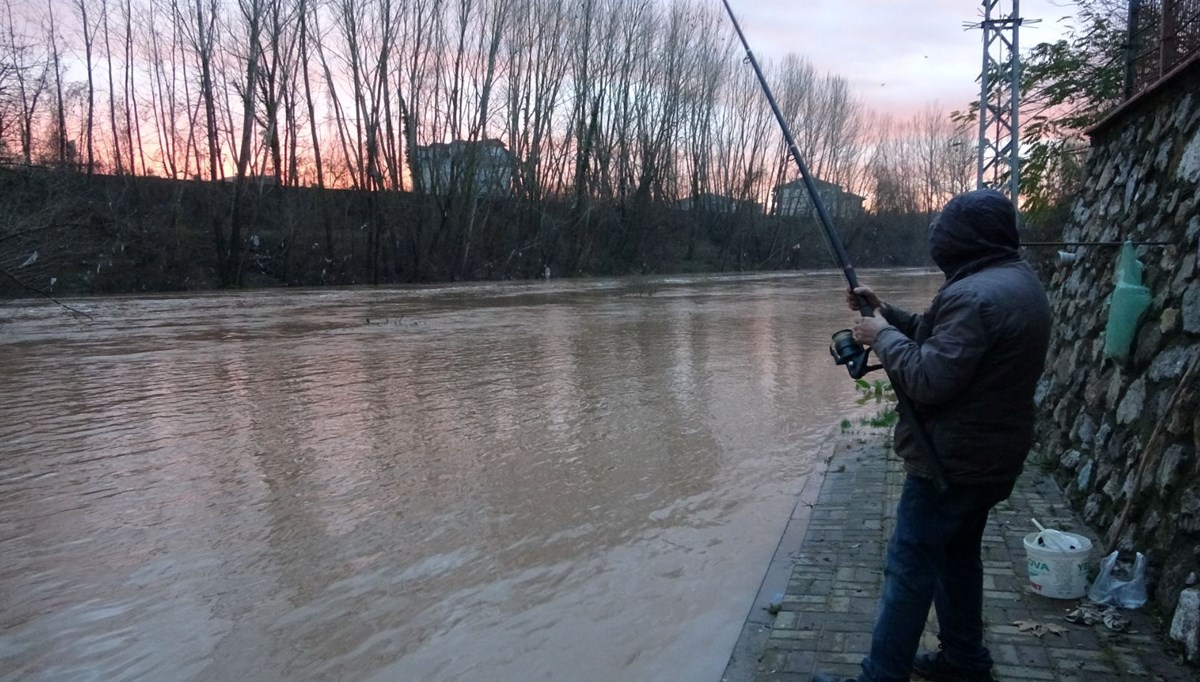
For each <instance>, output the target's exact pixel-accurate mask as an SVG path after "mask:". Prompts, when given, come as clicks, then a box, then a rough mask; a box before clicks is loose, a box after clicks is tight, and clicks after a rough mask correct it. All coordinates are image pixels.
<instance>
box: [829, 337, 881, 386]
mask: <svg viewBox="0 0 1200 682" xmlns="http://www.w3.org/2000/svg"><path fill="white" fill-rule="evenodd" d="M829 354H830V355H832V356H833V361H834V362H835V363H837V364H839V365H845V366H846V371H848V372H850V378H852V379H861V378H863V377H864V376H866V375H867V373H868V372H873V371H875V370H877V369H883V365H868V364H867V359H868V358H869V357H870V355H871V349H870V348H864V347H863V345H862V344H861V343H859V342H857V341H855V340H854V332H852V331H850V330H849V329H842V330H841V331H837V332H834V334H833V340H832V341H831V342H830V343H829Z"/></svg>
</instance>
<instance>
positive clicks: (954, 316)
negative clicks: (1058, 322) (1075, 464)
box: [874, 190, 1050, 484]
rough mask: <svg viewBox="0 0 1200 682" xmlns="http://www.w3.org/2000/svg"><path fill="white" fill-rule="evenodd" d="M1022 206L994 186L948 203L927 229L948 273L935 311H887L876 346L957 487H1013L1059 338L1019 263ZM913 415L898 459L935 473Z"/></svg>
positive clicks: (904, 426) (903, 430)
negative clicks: (1053, 341)
mask: <svg viewBox="0 0 1200 682" xmlns="http://www.w3.org/2000/svg"><path fill="white" fill-rule="evenodd" d="M1019 248H1020V240H1019V237H1018V235H1017V228H1016V211H1015V209H1014V208H1013V205H1012V203H1011V202H1010V201H1009V200H1008V198H1007V197H1005V196H1004V195H1003V194H1000V193H999V192H996V191H994V190H978V191H975V192H968V193H966V194H962V195H959V196H957V197H955V198H954V199H951V200H950V202H949V203H947V204H946V207H945V209H944V210H943V211H942V213H941V215H940V216H938V218H937V219H935V220H934V221H933V223H932V224H931V225H930V226H929V252H930V255H931V256H932V257H933V260H934V262H935V263H937V265H938V267H939V268H941V270H942V272H944V273H945V274H946V283H945V284H944V285H942V287H941V289H940V290H939V291H938V293H937V295H936V296H935V297H934V299H933V302H932V303H931V304H930V307H929V310H927V311H926V312H925V313H924V314H922V315H915V314H911V313H908V312H905V311H904V310H901V309H898V308H895V307H889V308H888V310H887V311H885V312H884V318H885V319H886V320H887V321H888V322H889V323H890V326H888V327H885V328H884V329H883V330H881V331H880V332H879V334H878V336H877V337H876V340H875V345H874V350H875V353H876V355H878V357H879V359H880V361H881V362H882V364H883V366H884V368H885V369H886V370H887V374H888V377H889V379H890V380H891V382H892V384H893V385H894V386H896V387H897V388H898V389H899V390H901V391H904V392H905V393H906V394H907V395H908V396H909V397H910V398H911V399H912V403H913V406H914V408H915V412H916V414H915V418H916V419H917V420H919V421H920V423H921V426H922V427H923V428H924V429H925V430H926V433H928V434H929V436H930V437H931V439H932V441H933V445H934V448H935V449H936V451H937V457H938V459H939V460H940V462H941V465H942V468H943V469H944V472H945V476H946V480H947V481H948V482H949V483H958V484H963V483H966V484H970V483H991V482H1001V481H1010V480H1015V479H1016V478H1017V476H1019V475H1020V473H1021V469H1022V467H1023V466H1024V463H1025V457H1026V455H1028V453H1029V449H1030V447H1031V446H1032V445H1033V427H1034V420H1035V413H1034V404H1033V396H1034V391H1035V390H1036V387H1037V382H1038V379H1039V378H1040V377H1041V375H1042V371H1043V369H1044V368H1045V359H1046V350H1047V348H1048V346H1049V342H1050V305H1049V302H1048V301H1047V299H1046V291H1045V289H1044V288H1043V287H1042V285H1041V283H1040V282H1039V281H1038V278H1037V275H1036V274H1035V273H1034V271H1033V269H1032V268H1031V267H1029V265H1028V264H1026V263H1025V262H1024V261H1022V260H1021V257H1020V254H1019V251H1018V249H1019ZM913 417H914V415H903V414H902V415H901V419H900V423H899V424H898V425H897V426H896V431H895V448H896V452H897V453H898V454H899V455H900V456H901V457H902V458H903V459H904V462H905V467H906V469H907V470H908V471H909V472H910V473H912V474H915V475H917V476H923V477H926V478H928V477H931V475H932V473H931V471H930V470H929V465H928V460H927V457H928V455H927V454H926V453H925V452H924V446H923V445H922V442H921V440H920V438H919V437H918V435H917V433H916V431H915V430H914V429H915V424H913V423H912V419H913Z"/></svg>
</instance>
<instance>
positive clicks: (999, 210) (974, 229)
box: [929, 189, 1021, 282]
mask: <svg viewBox="0 0 1200 682" xmlns="http://www.w3.org/2000/svg"><path fill="white" fill-rule="evenodd" d="M1020 247H1021V239H1020V236H1019V235H1018V234H1017V211H1016V209H1015V208H1014V207H1013V204H1012V202H1011V201H1009V199H1008V197H1006V196H1004V195H1003V194H1001V193H1000V192H997V191H996V190H993V189H980V190H975V191H973V192H967V193H965V194H960V195H958V196H956V197H954V198H953V199H951V200H950V201H949V202H948V203H947V204H946V207H945V208H944V209H942V212H941V214H940V215H939V216H938V217H937V218H935V219H934V220H933V222H932V223H930V225H929V255H930V256H931V257H932V258H933V262H934V263H937V266H938V267H939V268H941V270H942V272H944V273H946V280H947V282H950V281H955V280H958V279H962V278H963V277H966V276H967V275H970V274H972V273H975V272H979V271H980V270H982V269H984V268H987V267H990V266H992V265H998V264H1000V263H1006V262H1011V261H1016V260H1020V257H1021V256H1020Z"/></svg>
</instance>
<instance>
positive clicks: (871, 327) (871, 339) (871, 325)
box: [851, 287, 890, 346]
mask: <svg viewBox="0 0 1200 682" xmlns="http://www.w3.org/2000/svg"><path fill="white" fill-rule="evenodd" d="M860 288H861V287H860ZM888 326H890V325H889V324H888V321H887V320H885V319H883V318H882V317H860V318H859V319H858V322H855V323H854V329H852V330H851V332H852V333H853V334H854V340H855V341H857V342H859V343H861V344H863V345H866V346H874V345H875V337H877V336H879V332H880V331H882V330H883V328H884V327H888Z"/></svg>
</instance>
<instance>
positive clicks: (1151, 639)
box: [722, 432, 1196, 682]
mask: <svg viewBox="0 0 1200 682" xmlns="http://www.w3.org/2000/svg"><path fill="white" fill-rule="evenodd" d="M821 461H822V466H823V467H824V469H823V471H819V472H816V473H814V474H813V475H812V476H810V477H809V481H807V482H806V483H805V485H804V488H803V491H802V492H801V495H800V498H799V500H798V502H797V505H796V509H795V511H793V513H792V516H791V519H790V520H789V523H788V527H787V529H786V530H785V532H784V535H783V539H782V540H781V542H780V545H779V551H777V552H776V556H775V558H774V559H773V560H772V562H771V565H770V567H769V568H768V571H767V577H766V579H765V580H764V582H763V589H761V590H760V592H759V595H758V598H757V599H756V601H755V604H754V607H753V609H752V611H751V614H750V616H749V617H748V618H747V621H746V625H745V627H744V628H743V631H742V636H741V638H740V639H739V641H738V643H737V646H736V647H735V649H734V652H733V655H732V656H731V658H730V661H729V665H728V666H727V668H726V671H725V675H724V676H723V677H722V681H723V682H750V681H753V682H807V681H808V680H809V679H810V678H811V676H812V674H813V672H814V671H817V670H824V671H827V672H831V673H836V674H840V675H845V676H850V677H853V676H855V675H857V674H858V672H859V663H860V661H861V660H862V657H863V655H864V654H865V653H866V652H867V649H868V648H869V646H870V639H871V629H872V625H873V623H874V616H875V608H876V603H877V601H878V598H879V592H880V588H881V587H882V583H883V557H884V552H885V550H886V546H887V538H888V537H889V536H890V534H891V530H892V525H893V523H894V518H895V507H896V501H897V500H898V498H899V495H900V489H901V485H902V484H903V480H904V473H903V470H902V468H901V466H900V463H899V461H898V460H897V459H896V458H895V456H894V455H893V454H891V451H890V447H888V445H887V443H886V436H884V434H883V433H882V432H869V433H865V434H850V435H844V436H841V437H839V438H837V439H835V440H834V442H831V443H829V444H827V445H826V446H825V449H824V450H823V451H822V454H821ZM1031 518H1037V519H1038V520H1040V521H1041V522H1042V524H1043V525H1045V526H1046V527H1054V528H1059V529H1062V530H1070V531H1071V532H1074V533H1078V534H1080V535H1084V536H1087V537H1089V538H1091V539H1092V541H1093V545H1094V546H1098V545H1100V544H1101V543H1099V541H1098V540H1097V538H1096V536H1095V534H1094V533H1093V532H1092V531H1091V530H1090V529H1088V528H1087V527H1086V526H1084V524H1083V523H1082V522H1080V520H1079V519H1078V518H1077V517H1076V515H1075V514H1074V513H1073V512H1072V511H1071V509H1070V508H1069V507H1068V506H1067V505H1066V503H1065V502H1064V500H1063V497H1062V493H1061V491H1059V489H1058V487H1057V486H1056V485H1055V484H1054V483H1053V482H1052V481H1051V480H1049V478H1048V477H1045V476H1043V475H1042V474H1041V472H1039V471H1038V470H1036V469H1035V468H1033V467H1030V468H1028V469H1027V470H1026V472H1025V474H1024V475H1022V477H1021V479H1020V480H1019V481H1018V483H1017V487H1016V490H1014V492H1013V495H1012V497H1011V498H1009V499H1008V500H1007V501H1005V502H1003V503H1001V504H1000V505H999V506H998V507H997V508H996V509H995V510H994V511H993V513H992V516H991V519H990V520H989V523H988V530H987V533H986V535H985V536H984V570H985V576H984V580H985V585H984V588H985V589H984V623H985V633H986V634H985V637H986V641H987V644H988V647H989V648H990V649H991V652H992V656H993V657H994V658H995V660H996V666H995V671H994V672H995V675H996V678H997V679H998V680H1001V681H1012V682H1016V681H1018V680H1056V681H1063V682H1066V681H1068V680H1070V681H1075V680H1078V681H1080V682H1083V681H1084V680H1101V679H1102V680H1134V679H1137V680H1147V679H1150V680H1156V681H1163V682H1167V681H1172V680H1194V679H1195V676H1196V671H1195V670H1194V669H1192V668H1189V667H1187V666H1186V665H1184V664H1182V663H1181V662H1180V660H1179V659H1178V657H1176V656H1174V655H1173V654H1171V653H1170V652H1169V651H1168V650H1167V647H1166V646H1165V644H1164V642H1163V641H1162V640H1161V638H1160V637H1159V636H1158V635H1157V634H1156V632H1157V629H1156V627H1155V626H1156V623H1155V622H1154V620H1153V618H1154V616H1153V615H1152V614H1151V613H1148V612H1147V611H1146V610H1145V609H1140V610H1133V611H1122V612H1121V615H1122V616H1123V617H1125V618H1126V619H1128V620H1129V628H1128V629H1127V630H1126V631H1124V632H1114V631H1112V630H1109V629H1107V628H1105V626H1103V625H1101V624H1096V625H1091V626H1088V625H1076V624H1072V623H1070V622H1068V621H1067V620H1066V619H1065V616H1066V614H1067V613H1068V612H1069V611H1071V610H1072V609H1074V608H1076V607H1078V605H1079V604H1080V602H1081V600H1058V599H1048V598H1046V597H1043V596H1041V595H1038V594H1034V593H1033V592H1031V591H1030V590H1029V589H1028V588H1027V582H1028V581H1027V577H1026V573H1025V549H1024V544H1023V542H1024V540H1023V539H1024V536H1025V534H1026V533H1028V532H1030V530H1031V525H1032V524H1031V522H1030V519H1031ZM1099 558H1100V557H1099V550H1094V551H1093V555H1092V557H1091V560H1092V561H1093V562H1094V563H1095V562H1098V561H1099ZM781 575H786V576H787V579H786V582H785V583H782V585H783V586H782V589H780V587H779V586H780V585H781V583H780V576H781ZM776 594H780V595H781V597H778V598H776ZM772 601H776V602H778V608H777V611H778V612H777V613H776V614H775V615H771V613H770V612H771V611H775V610H776V609H775V608H768V607H770V602H772ZM1167 617H1169V614H1168V615H1167ZM936 632H937V625H936V621H935V619H934V616H933V614H932V613H931V614H930V620H929V624H928V625H927V627H926V632H925V640H924V645H925V646H926V647H930V648H936V646H937V638H936Z"/></svg>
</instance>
